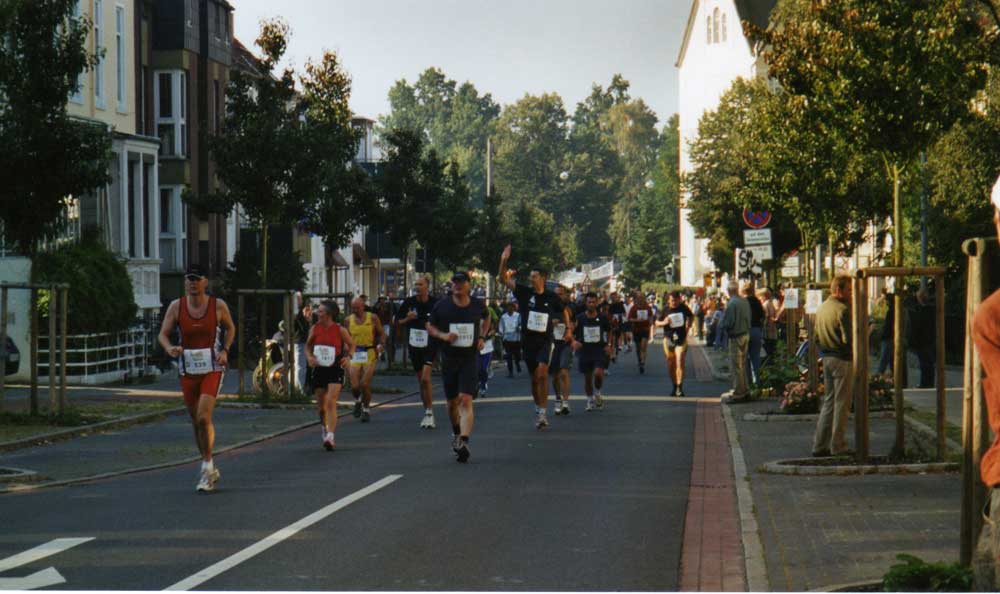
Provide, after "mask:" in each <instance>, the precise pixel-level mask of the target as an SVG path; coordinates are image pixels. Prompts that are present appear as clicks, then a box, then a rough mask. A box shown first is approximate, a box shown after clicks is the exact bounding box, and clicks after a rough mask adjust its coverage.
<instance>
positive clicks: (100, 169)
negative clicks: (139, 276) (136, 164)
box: [0, 0, 111, 255]
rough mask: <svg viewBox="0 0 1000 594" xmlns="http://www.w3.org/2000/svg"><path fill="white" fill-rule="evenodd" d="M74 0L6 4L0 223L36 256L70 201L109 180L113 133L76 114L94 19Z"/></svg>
mask: <svg viewBox="0 0 1000 594" xmlns="http://www.w3.org/2000/svg"><path fill="white" fill-rule="evenodd" d="M75 5H76V1H75V0H4V1H3V2H0V40H3V41H2V42H0V171H3V172H5V175H4V182H5V183H3V184H0V224H2V230H0V232H2V234H3V236H4V240H5V241H6V242H8V243H10V244H13V245H16V246H17V247H18V248H20V249H21V250H23V251H24V252H26V253H28V254H30V255H34V254H35V252H36V251H37V248H38V244H39V242H40V241H41V240H43V239H45V238H47V237H51V236H53V235H55V234H57V233H59V232H60V231H61V228H60V224H61V220H62V215H63V214H64V213H65V211H66V207H67V205H68V199H69V198H70V197H72V196H79V195H81V194H86V193H87V192H89V191H91V190H93V189H95V188H97V187H99V186H101V185H104V184H106V183H107V182H108V181H109V177H108V168H109V163H110V158H111V136H110V135H109V134H108V132H107V130H106V129H105V128H104V126H102V125H93V124H89V123H85V122H82V121H79V120H76V119H73V118H71V117H70V116H69V115H68V114H67V111H66V105H67V101H68V100H69V97H70V95H72V94H73V93H75V92H77V91H79V90H80V88H79V75H80V74H81V73H82V72H84V71H85V70H88V69H90V68H92V67H93V66H94V65H95V63H96V62H97V60H98V59H99V57H100V56H98V55H95V54H93V53H91V52H89V51H88V50H87V45H86V40H87V34H88V32H89V31H90V28H91V23H90V22H89V21H88V20H87V19H85V18H78V17H74V16H73V15H74V8H75Z"/></svg>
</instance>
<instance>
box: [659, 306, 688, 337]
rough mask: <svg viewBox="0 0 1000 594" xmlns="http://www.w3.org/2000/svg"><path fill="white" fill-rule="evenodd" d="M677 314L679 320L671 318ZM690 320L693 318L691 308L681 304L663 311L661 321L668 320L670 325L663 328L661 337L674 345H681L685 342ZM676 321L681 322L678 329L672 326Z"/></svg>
mask: <svg viewBox="0 0 1000 594" xmlns="http://www.w3.org/2000/svg"><path fill="white" fill-rule="evenodd" d="M678 314H680V316H681V317H680V318H672V317H671V316H675V315H678ZM692 318H694V314H693V313H691V308H689V307H688V306H687V305H685V304H683V303H682V304H680V305H678V306H677V307H672V308H670V309H668V310H666V311H664V312H663V317H662V318H661V319H664V320H668V321H669V322H670V323H668V324H667V325H666V326H664V327H663V336H665V337H666V338H667V339H669V340H670V341H672V342H674V343H675V344H681V343H683V342H684V341H685V340H687V324H688V322H689V321H690V320H691V319H692ZM678 321H680V322H681V325H680V327H678V328H674V327H673V324H675V323H676V322H678Z"/></svg>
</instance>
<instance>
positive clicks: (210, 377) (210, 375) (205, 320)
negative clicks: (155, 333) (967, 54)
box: [159, 266, 236, 491]
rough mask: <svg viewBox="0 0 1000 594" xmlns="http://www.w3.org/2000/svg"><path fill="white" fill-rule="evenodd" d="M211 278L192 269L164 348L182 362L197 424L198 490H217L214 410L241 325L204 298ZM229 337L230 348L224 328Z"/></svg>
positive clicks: (166, 321) (166, 320)
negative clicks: (221, 332)
mask: <svg viewBox="0 0 1000 594" xmlns="http://www.w3.org/2000/svg"><path fill="white" fill-rule="evenodd" d="M207 287H208V278H206V277H205V275H204V273H203V272H202V270H201V268H200V267H198V266H189V267H188V269H187V273H186V274H185V275H184V289H185V293H186V294H185V296H184V297H181V298H180V299H175V300H174V301H173V302H172V303H171V304H170V307H168V308H167V313H166V315H165V316H164V317H163V325H162V326H161V327H160V336H159V339H160V345H161V346H163V349H164V350H165V351H166V352H167V354H168V355H170V356H171V357H175V358H178V359H179V364H180V374H181V390H182V392H183V394H184V405H185V406H187V409H188V414H190V415H191V422H192V423H193V425H194V435H195V440H196V441H197V442H198V450H199V451H200V452H201V460H202V462H201V475H200V478H199V480H198V486H197V490H198V491H212V490H213V489H215V483H216V481H218V480H219V471H218V469H216V468H215V464H214V463H213V462H212V446H213V445H214V443H215V426H214V425H212V411H213V410H215V398H216V396H218V394H219V388H220V387H221V386H222V373H223V371H225V368H226V364H227V363H228V355H229V347H230V346H232V344H233V339H234V338H235V337H236V326H235V325H234V324H233V318H232V316H231V315H230V314H229V307H228V306H227V305H226V303H225V302H224V301H223V300H221V299H216V298H215V297H210V296H209V295H207V294H206V293H205V289H206V288H207ZM220 326H221V327H222V329H223V330H224V335H225V346H222V341H221V340H220V337H219V327H220ZM178 327H179V328H180V339H181V340H180V345H174V344H173V343H171V342H170V337H171V335H172V334H173V332H174V328H178Z"/></svg>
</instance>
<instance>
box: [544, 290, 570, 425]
mask: <svg viewBox="0 0 1000 594" xmlns="http://www.w3.org/2000/svg"><path fill="white" fill-rule="evenodd" d="M555 293H556V295H557V296H558V297H559V299H560V300H561V301H562V309H563V314H562V319H557V320H556V322H555V323H554V324H553V326H552V343H553V349H552V364H551V365H549V375H551V376H552V391H553V394H555V396H556V400H555V403H554V404H553V408H552V411H553V414H556V415H568V414H569V370H570V367H572V366H573V349H572V347H571V346H570V342H568V341H571V340H572V337H573V326H572V323H570V325H569V326H567V325H566V323H565V322H564V321H563V320H573V319H575V316H574V315H573V308H572V307H571V306H570V302H569V295H568V294H567V292H566V287H564V286H562V285H558V286H557V287H556V290H555Z"/></svg>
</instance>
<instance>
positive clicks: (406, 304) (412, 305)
mask: <svg viewBox="0 0 1000 594" xmlns="http://www.w3.org/2000/svg"><path fill="white" fill-rule="evenodd" d="M437 302H438V299H437V297H434V296H433V295H428V296H427V301H426V302H424V303H421V302H420V300H419V299H417V296H416V295H414V296H412V297H407V298H406V299H405V300H403V304H402V305H400V306H399V311H398V312H396V319H398V320H402V319H403V318H405V317H406V316H407V315H408V314H409V313H410V311H411V310H412V311H415V312H417V317H416V318H415V319H413V320H410V321H409V322H407V323H406V327H407V328H409V329H410V330H424V329H425V328H426V327H427V321H428V320H430V317H431V312H432V311H434V306H435V305H437Z"/></svg>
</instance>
